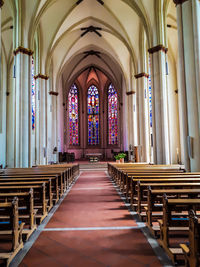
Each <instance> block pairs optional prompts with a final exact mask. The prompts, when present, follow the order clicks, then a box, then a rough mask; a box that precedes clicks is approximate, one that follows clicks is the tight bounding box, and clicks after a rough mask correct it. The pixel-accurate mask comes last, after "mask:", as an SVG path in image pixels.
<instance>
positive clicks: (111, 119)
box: [108, 84, 118, 145]
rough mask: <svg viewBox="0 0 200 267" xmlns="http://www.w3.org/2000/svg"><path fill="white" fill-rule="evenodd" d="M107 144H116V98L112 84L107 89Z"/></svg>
mask: <svg viewBox="0 0 200 267" xmlns="http://www.w3.org/2000/svg"><path fill="white" fill-rule="evenodd" d="M108 144H109V145H117V144H118V96H117V91H116V90H115V88H114V86H113V84H110V86H109V87H108Z"/></svg>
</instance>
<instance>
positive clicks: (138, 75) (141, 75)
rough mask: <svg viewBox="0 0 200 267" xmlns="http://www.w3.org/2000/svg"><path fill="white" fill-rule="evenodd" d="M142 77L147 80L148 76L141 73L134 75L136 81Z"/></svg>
mask: <svg viewBox="0 0 200 267" xmlns="http://www.w3.org/2000/svg"><path fill="white" fill-rule="evenodd" d="M142 77H145V78H149V74H148V73H145V72H141V73H139V74H136V75H135V78H136V79H138V78H142Z"/></svg>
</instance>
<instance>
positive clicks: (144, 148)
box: [135, 72, 150, 162]
mask: <svg viewBox="0 0 200 267" xmlns="http://www.w3.org/2000/svg"><path fill="white" fill-rule="evenodd" d="M135 78H136V79H137V94H138V101H139V103H138V118H139V121H138V128H139V145H140V146H141V161H142V162H150V151H149V148H150V143H149V140H150V132H149V127H150V122H149V112H148V110H149V109H148V95H147V94H148V78H149V75H148V74H147V73H144V72H142V73H139V74H137V75H135Z"/></svg>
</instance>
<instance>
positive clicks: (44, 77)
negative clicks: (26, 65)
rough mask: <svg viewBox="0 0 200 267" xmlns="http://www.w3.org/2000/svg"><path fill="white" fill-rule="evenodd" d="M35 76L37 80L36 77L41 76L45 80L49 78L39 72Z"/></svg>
mask: <svg viewBox="0 0 200 267" xmlns="http://www.w3.org/2000/svg"><path fill="white" fill-rule="evenodd" d="M34 78H35V80H36V79H39V78H40V79H44V80H48V79H49V76H47V75H43V74H41V73H39V74H38V75H35V76H34Z"/></svg>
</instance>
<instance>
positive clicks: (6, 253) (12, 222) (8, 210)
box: [0, 197, 24, 266]
mask: <svg viewBox="0 0 200 267" xmlns="http://www.w3.org/2000/svg"><path fill="white" fill-rule="evenodd" d="M1 214H4V215H5V214H6V215H7V216H8V217H9V220H7V221H5V222H4V221H1V222H0V226H1V230H0V238H1V240H2V241H3V240H5V241H4V242H9V241H8V240H9V239H8V237H11V246H10V249H9V250H5V249H3V247H2V249H1V251H0V263H1V262H2V264H6V266H8V265H9V263H10V262H11V261H12V259H13V258H14V257H15V255H16V254H17V253H18V252H19V251H20V250H21V249H22V248H23V241H22V231H23V227H24V223H20V222H19V217H18V198H16V197H15V198H14V199H13V201H12V202H7V203H0V215H1Z"/></svg>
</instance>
